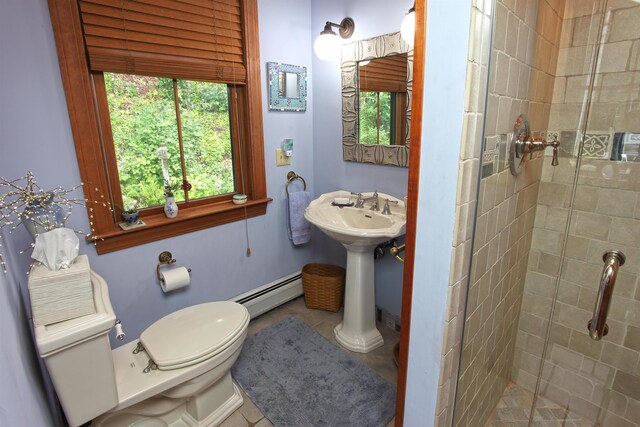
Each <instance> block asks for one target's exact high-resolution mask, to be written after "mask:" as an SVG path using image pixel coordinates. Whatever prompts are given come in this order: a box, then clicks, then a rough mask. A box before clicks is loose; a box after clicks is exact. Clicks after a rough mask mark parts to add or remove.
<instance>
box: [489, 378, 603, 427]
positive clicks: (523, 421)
mask: <svg viewBox="0 0 640 427" xmlns="http://www.w3.org/2000/svg"><path fill="white" fill-rule="evenodd" d="M532 400H533V393H531V392H530V391H528V390H525V389H524V388H522V387H519V386H517V385H516V384H513V383H509V384H508V385H507V387H506V388H505V390H504V393H502V398H501V399H500V401H499V402H498V405H496V408H495V409H494V410H493V413H492V414H491V417H489V421H487V424H485V427H528V426H529V413H530V411H531V402H532ZM531 425H532V426H534V427H593V423H591V422H589V421H587V420H585V419H584V418H581V417H580V416H578V415H575V414H572V413H570V412H567V410H566V409H563V408H561V407H560V406H558V405H556V404H555V403H553V402H551V401H549V400H547V399H544V398H542V397H539V398H538V400H537V403H536V411H535V414H534V416H533V422H532V423H531Z"/></svg>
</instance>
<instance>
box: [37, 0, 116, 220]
mask: <svg viewBox="0 0 640 427" xmlns="http://www.w3.org/2000/svg"><path fill="white" fill-rule="evenodd" d="M49 13H50V15H51V24H52V26H53V34H54V36H55V39H56V49H57V51H58V61H59V63H60V74H61V75H62V84H63V86H64V93H65V97H66V100H67V108H68V110H69V120H70V122H71V131H72V134H73V140H74V144H75V148H76V156H77V159H78V167H79V169H80V176H81V177H82V181H83V183H84V195H85V198H86V199H89V200H93V201H96V202H97V201H102V202H104V203H109V204H111V199H110V195H109V194H108V193H107V194H105V193H104V192H101V191H100V190H99V188H108V176H107V172H106V168H105V162H104V161H103V159H102V150H101V149H100V137H99V135H98V132H99V126H98V118H97V113H96V108H95V104H94V99H93V88H92V86H91V77H90V75H89V73H88V64H87V59H86V56H85V50H84V42H83V39H82V26H81V24H80V20H79V19H78V17H79V13H80V12H79V10H78V3H77V1H76V0H49ZM87 214H88V216H89V218H92V222H93V223H94V224H95V225H94V228H95V230H92V231H93V232H95V233H102V232H104V231H105V227H103V226H102V224H109V223H112V222H113V218H112V217H111V211H110V210H109V209H107V208H102V206H100V205H97V206H96V205H93V204H90V203H88V204H87Z"/></svg>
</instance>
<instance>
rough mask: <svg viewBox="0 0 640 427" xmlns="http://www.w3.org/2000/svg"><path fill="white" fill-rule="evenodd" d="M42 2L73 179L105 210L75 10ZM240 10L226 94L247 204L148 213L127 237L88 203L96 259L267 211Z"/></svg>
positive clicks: (249, 12)
mask: <svg viewBox="0 0 640 427" xmlns="http://www.w3.org/2000/svg"><path fill="white" fill-rule="evenodd" d="M48 2H49V11H50V14H51V23H52V26H53V33H54V36H55V40H56V48H57V51H58V59H59V62H60V73H61V76H62V83H63V86H64V91H65V96H66V100H67V108H68V110H69V120H70V123H71V130H72V133H73V139H74V144H75V149H76V156H77V159H78V166H79V169H80V176H81V178H82V181H83V183H84V184H85V185H84V192H85V197H86V198H87V199H89V200H91V201H105V202H109V203H111V202H112V200H111V195H110V194H111V193H110V190H109V170H108V164H107V161H106V158H105V156H106V154H105V152H104V151H103V148H102V143H101V132H100V120H99V115H98V111H97V106H96V104H95V98H94V87H93V84H92V80H91V73H90V71H89V66H88V62H87V56H86V51H85V46H84V40H83V33H82V24H81V22H80V19H79V16H80V15H79V13H80V12H79V6H78V3H77V0H48ZM241 3H242V11H243V13H242V20H243V28H244V43H245V45H244V49H245V50H244V51H245V66H246V70H247V82H246V85H243V86H237V87H236V88H235V90H234V91H232V93H234V94H235V95H234V96H233V98H234V99H230V103H234V104H235V105H237V106H238V109H239V110H240V116H241V117H244V120H241V123H240V132H242V135H243V136H244V138H242V144H238V147H237V149H238V155H239V156H240V161H241V162H242V165H243V171H244V174H243V175H244V188H243V192H244V193H245V194H246V195H247V197H248V200H247V203H246V204H244V205H235V204H233V203H232V201H231V200H228V199H225V200H222V201H216V202H213V203H210V204H205V205H197V206H193V205H192V206H189V207H186V208H183V209H181V210H180V214H179V215H178V217H176V218H173V219H169V218H166V217H165V215H164V214H163V213H155V214H151V215H147V216H145V217H144V221H145V223H146V224H147V225H146V226H145V227H141V228H136V229H133V230H128V231H124V230H122V229H120V227H119V226H118V221H116V219H115V217H114V215H113V212H111V211H110V210H109V209H106V208H101V206H100V205H96V204H93V203H88V206H87V213H88V215H89V218H90V221H91V222H92V228H93V230H94V231H93V233H92V236H91V237H90V240H93V241H95V245H96V251H97V252H98V254H104V253H108V252H113V251H117V250H121V249H125V248H129V247H133V246H137V245H141V244H144V243H149V242H153V241H157V240H162V239H166V238H169V237H173V236H178V235H181V234H186V233H190V232H193V231H197V230H202V229H205V228H209V227H213V226H216V225H221V224H226V223H230V222H234V221H239V220H243V219H246V218H252V217H256V216H259V215H264V214H266V210H267V204H268V202H270V201H271V200H272V199H270V198H268V197H267V191H266V178H265V165H264V147H263V145H264V143H263V131H262V129H263V128H262V106H261V89H260V54H259V44H258V42H259V40H258V35H259V32H258V7H257V0H241ZM234 154H235V153H234Z"/></svg>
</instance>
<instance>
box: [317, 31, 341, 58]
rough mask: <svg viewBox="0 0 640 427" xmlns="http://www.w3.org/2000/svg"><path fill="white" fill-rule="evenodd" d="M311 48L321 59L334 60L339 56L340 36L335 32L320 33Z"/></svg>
mask: <svg viewBox="0 0 640 427" xmlns="http://www.w3.org/2000/svg"><path fill="white" fill-rule="evenodd" d="M313 50H314V51H315V53H316V55H317V56H318V58H320V59H321V60H323V61H335V60H337V59H339V58H340V38H339V37H338V36H337V34H335V33H333V34H320V35H319V36H318V38H317V39H316V41H315V43H313Z"/></svg>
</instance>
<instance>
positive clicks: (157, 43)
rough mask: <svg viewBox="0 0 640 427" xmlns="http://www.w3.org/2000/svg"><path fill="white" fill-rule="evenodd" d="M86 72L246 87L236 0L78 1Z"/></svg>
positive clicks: (240, 25)
mask: <svg viewBox="0 0 640 427" xmlns="http://www.w3.org/2000/svg"><path fill="white" fill-rule="evenodd" d="M79 5H80V12H81V19H82V31H83V35H84V41H85V46H86V50H87V55H88V60H89V68H90V69H91V71H108V72H114V73H123V74H140V75H147V76H156V77H173V78H179V79H185V80H208V81H216V82H222V83H229V84H242V85H243V84H246V81H247V71H246V64H245V61H244V58H245V52H244V45H245V43H244V39H243V31H242V27H243V26H242V4H241V0H79Z"/></svg>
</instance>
